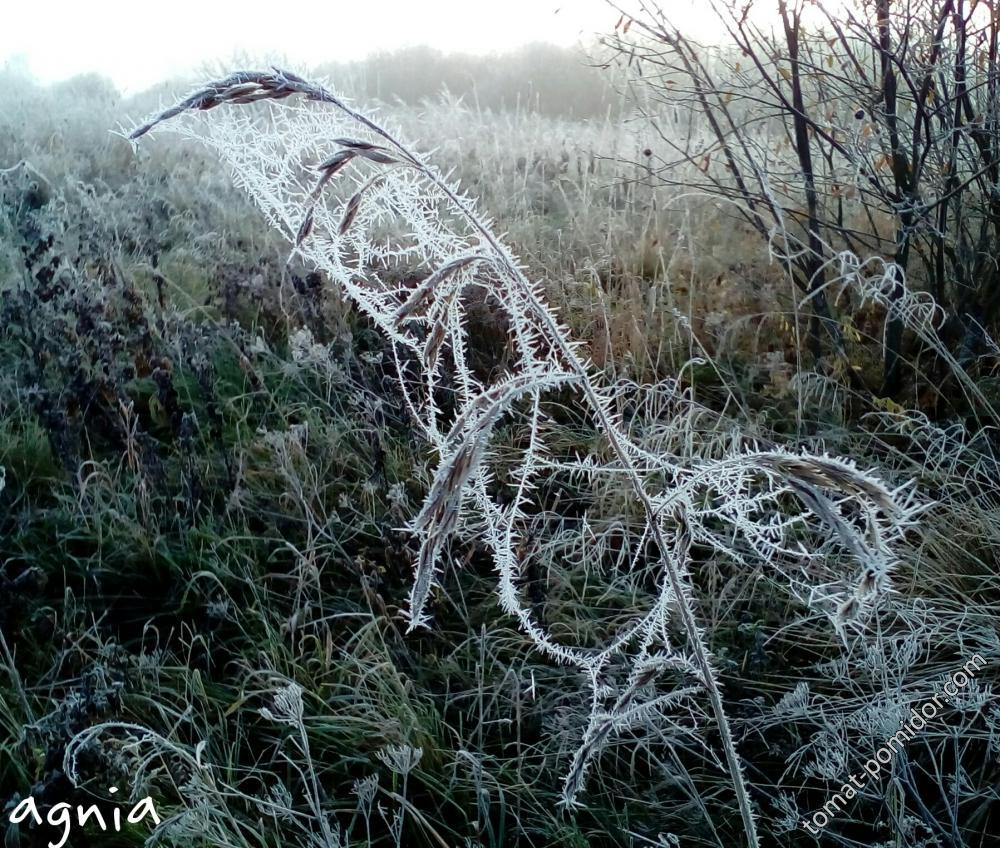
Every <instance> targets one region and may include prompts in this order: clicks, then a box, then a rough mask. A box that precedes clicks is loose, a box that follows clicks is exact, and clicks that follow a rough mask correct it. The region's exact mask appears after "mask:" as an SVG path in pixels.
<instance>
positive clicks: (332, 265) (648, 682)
mask: <svg viewBox="0 0 1000 848" xmlns="http://www.w3.org/2000/svg"><path fill="white" fill-rule="evenodd" d="M296 95H298V96H296ZM286 98H288V99H286ZM256 101H263V102H264V103H263V108H260V107H258V108H257V109H246V108H240V107H241V106H242V105H244V104H250V103H253V102H256ZM216 107H220V108H216ZM207 109H213V110H214V111H213V113H212V114H211V115H210V116H208V118H207V119H205V120H196V119H195V118H194V117H193V115H194V113H195V112H196V111H198V110H207ZM171 118H178V120H177V121H175V122H173V123H170V124H169V125H168V126H170V127H173V128H175V129H176V130H179V131H180V132H182V133H184V134H186V135H189V136H193V137H195V138H198V139H201V140H203V141H204V142H206V143H207V144H208V145H209V146H211V147H212V148H213V149H215V150H216V151H217V153H218V154H219V155H220V157H221V158H222V159H223V160H224V161H225V162H226V163H227V164H228V165H229V166H230V168H231V170H232V172H233V174H234V176H235V178H236V180H237V181H238V182H239V183H240V184H241V185H242V186H243V187H245V188H246V190H247V191H248V192H249V193H250V195H251V196H252V197H253V198H254V200H255V201H256V202H257V204H258V205H259V206H260V207H261V209H262V210H263V212H264V214H265V215H266V216H267V218H268V220H269V221H270V222H271V223H272V225H273V226H275V227H276V228H278V229H279V230H280V231H281V232H282V233H284V235H285V236H286V237H287V238H288V239H289V241H290V242H292V244H293V245H294V251H295V252H296V253H297V254H298V255H299V256H301V257H302V258H304V259H305V260H308V261H309V262H311V263H313V264H314V265H315V266H316V267H317V268H318V269H321V270H322V271H323V272H325V273H326V274H327V275H329V277H330V278H331V279H332V280H333V281H334V282H335V283H336V284H337V285H339V286H340V287H342V289H343V290H344V291H345V292H346V293H347V294H348V295H349V296H350V298H351V299H352V300H353V301H354V302H355V303H356V304H357V305H358V307H359V308H360V309H361V310H362V311H363V312H364V313H365V314H367V315H368V316H369V317H370V318H371V320H372V321H373V322H374V323H375V325H376V326H378V327H379V329H380V330H381V331H382V332H383V333H384V334H385V336H386V337H387V338H388V339H389V340H390V341H391V345H392V351H393V354H394V357H395V360H396V367H397V373H398V377H399V382H400V386H401V389H402V392H403V397H404V399H405V405H406V409H407V410H408V413H409V415H410V419H411V422H412V426H413V427H414V428H415V430H416V431H417V432H419V434H420V435H421V436H422V437H423V438H425V439H426V440H427V442H428V443H429V445H430V446H432V448H433V449H434V451H435V452H436V454H437V456H438V458H439V461H438V466H437V471H436V473H435V476H434V480H433V482H432V485H431V486H430V490H429V494H428V496H427V499H426V501H425V503H424V505H423V507H422V508H421V509H420V511H419V512H418V513H417V514H416V516H414V517H413V518H412V520H411V521H410V529H411V531H412V533H413V535H414V537H415V538H416V539H417V540H418V542H419V552H418V554H417V556H416V567H415V575H414V579H413V586H412V591H411V594H410V609H409V612H408V614H409V621H410V627H411V629H412V628H414V627H417V626H419V625H425V624H430V623H431V619H432V609H433V607H434V604H435V595H436V592H437V588H438V587H439V586H441V587H443V591H444V592H447V578H446V577H443V575H442V571H443V568H444V566H445V565H446V564H447V563H448V562H450V558H449V551H450V550H451V547H452V539H453V538H454V537H456V536H459V537H463V538H475V539H477V540H480V541H481V542H483V543H485V544H486V545H488V546H489V548H490V550H491V552H492V556H493V560H494V563H495V566H496V571H497V575H498V583H499V597H500V603H501V606H502V608H503V609H504V610H505V612H507V613H508V614H510V615H512V616H514V617H515V618H516V619H517V621H518V622H519V624H520V626H521V628H522V629H523V631H524V632H525V633H526V634H528V635H529V636H530V638H531V640H532V641H533V642H534V644H535V646H536V647H537V649H538V650H539V651H541V652H543V653H544V654H545V655H547V656H549V657H551V658H552V659H553V660H555V661H557V662H560V663H568V664H572V665H574V666H576V667H577V668H579V669H580V670H581V672H583V674H584V676H585V679H586V680H587V681H588V683H589V689H590V694H589V696H588V697H589V700H590V718H589V721H588V723H587V725H586V727H585V728H584V730H583V737H582V739H581V741H580V744H579V747H578V749H577V752H576V754H575V756H574V757H573V761H572V763H571V764H570V766H569V769H568V771H567V776H566V781H565V787H564V800H565V802H566V803H567V804H575V803H577V802H578V798H579V796H580V793H581V791H582V789H583V787H584V782H585V777H586V774H587V771H588V768H589V767H590V766H591V765H592V763H593V761H594V759H595V758H596V756H597V755H598V754H599V753H600V751H601V750H602V748H603V747H604V746H605V745H606V744H607V742H608V740H609V739H610V738H612V737H613V736H614V735H617V734H621V733H622V732H624V731H627V730H629V729H631V728H633V727H635V726H637V725H640V724H648V723H650V722H653V723H655V722H657V721H660V720H665V721H670V720H672V719H670V718H669V716H670V715H672V714H676V713H678V712H680V713H683V712H684V711H688V712H690V711H692V710H697V706H696V705H697V702H698V700H699V699H700V697H701V693H705V694H707V696H708V700H709V703H710V707H711V714H712V716H713V718H714V720H715V721H716V722H717V725H718V728H719V731H720V735H721V745H722V749H723V754H724V757H725V761H726V766H727V768H728V770H729V773H730V776H731V779H732V781H733V785H734V789H735V791H736V795H737V799H738V802H739V805H740V809H741V814H742V818H743V822H744V828H745V831H746V837H747V840H748V842H749V843H750V844H753V845H757V844H759V841H758V836H757V833H756V825H755V816H754V813H753V811H752V805H751V804H752V802H751V799H750V796H749V793H748V790H747V788H746V785H745V781H744V777H743V773H742V766H741V764H740V760H739V757H738V755H737V753H736V744H735V742H734V739H733V735H732V733H731V731H730V727H729V721H728V719H727V716H726V711H725V709H724V707H723V703H722V694H721V691H720V687H719V683H718V679H717V675H716V671H715V668H714V661H713V657H712V655H711V652H710V649H709V645H708V638H707V636H706V633H705V632H704V630H703V626H702V623H701V620H700V613H699V609H698V602H697V598H696V597H695V594H694V592H693V590H692V586H691V571H692V569H693V568H695V567H696V563H697V560H696V556H699V555H700V554H699V555H696V554H695V553H694V552H695V550H698V551H701V552H704V551H706V550H707V551H710V552H711V553H712V555H713V556H721V557H724V558H727V559H730V560H733V561H735V562H738V563H739V564H741V565H743V566H745V567H746V568H748V569H754V568H759V567H762V566H763V567H767V568H769V569H774V570H775V571H776V572H778V573H780V574H781V575H782V576H783V577H784V578H786V579H787V584H788V586H789V587H790V589H791V590H792V592H793V594H794V595H795V596H796V597H798V598H799V599H800V600H802V601H804V602H805V603H807V604H809V605H810V606H811V607H812V608H813V609H815V610H817V611H819V612H821V613H822V614H824V615H826V616H827V617H828V618H829V619H830V621H831V622H832V624H833V626H834V627H835V628H836V629H837V630H838V631H839V632H840V633H841V635H842V636H843V638H844V639H845V640H846V639H847V637H848V633H849V632H850V631H852V630H860V629H863V628H864V627H865V626H866V623H867V622H868V621H869V619H870V617H871V616H872V615H873V614H874V613H875V612H877V611H878V610H879V608H880V607H884V606H885V605H887V604H888V603H889V592H890V590H891V587H892V582H891V577H892V572H893V568H894V566H895V563H896V557H895V553H894V546H895V545H896V544H897V543H898V542H899V541H900V539H901V537H902V535H903V534H904V533H905V531H906V529H907V527H908V526H909V525H910V523H911V521H912V519H913V517H914V515H915V514H916V509H915V506H914V502H913V499H912V497H911V496H910V495H909V494H908V492H909V489H908V487H906V486H904V487H902V488H892V487H889V486H887V485H886V484H884V483H883V482H882V481H880V480H879V479H878V478H877V477H875V476H873V475H871V474H868V473H866V472H865V471H863V470H861V469H859V468H858V467H856V466H855V465H854V464H853V463H851V462H849V461H846V460H842V459H838V458H836V457H832V456H828V455H825V454H822V453H803V452H799V451H797V450H786V449H783V448H781V447H779V446H776V445H766V446H764V445H755V444H752V443H748V442H747V441H746V440H744V439H743V438H742V437H741V436H740V434H739V433H737V432H733V433H731V434H730V435H729V437H728V438H727V439H726V440H724V441H723V442H722V443H721V444H719V443H716V444H715V445H714V446H713V447H712V448H711V449H709V450H701V449H699V447H700V446H698V445H695V444H693V443H692V435H693V431H692V430H691V429H690V428H689V424H690V422H691V418H692V415H693V414H694V413H695V412H696V409H695V407H694V405H693V403H692V400H691V398H690V397H689V396H688V395H687V394H686V393H685V392H683V391H681V390H680V389H679V387H678V386H677V384H675V383H673V382H669V383H665V384H660V385H656V386H637V385H634V384H629V383H625V382H621V381H619V382H614V381H612V382H608V381H606V380H605V379H603V378H602V376H601V375H600V374H599V373H597V372H596V371H595V369H593V368H592V367H591V366H590V365H589V363H588V361H587V359H586V357H585V355H584V353H583V351H582V350H581V348H580V347H579V345H578V344H577V343H576V342H574V340H573V339H572V338H570V336H569V333H568V331H567V330H566V329H565V327H564V326H563V325H562V324H561V323H560V321H559V319H558V317H557V316H556V315H555V313H554V312H553V310H552V309H551V308H550V307H549V306H548V305H547V304H546V302H545V300H544V298H543V295H542V293H541V289H540V287H539V285H538V284H537V283H535V282H532V281H531V280H529V279H528V277H527V276H526V274H525V272H524V270H523V268H522V266H521V265H520V264H519V263H518V261H517V260H516V258H515V257H514V256H513V255H512V254H511V252H510V250H509V249H508V248H507V247H506V246H505V245H504V243H503V241H502V240H501V239H500V238H499V237H498V236H497V235H496V233H495V231H494V227H493V224H492V222H491V221H489V220H488V219H486V218H485V217H484V216H482V215H481V214H479V213H478V212H477V211H476V208H475V205H474V203H473V201H472V200H470V199H469V198H468V197H466V196H464V195H463V194H462V193H461V192H460V190H459V188H458V186H457V185H455V184H454V183H453V182H451V181H449V180H448V178H446V177H444V176H442V175H440V174H439V173H438V172H437V171H436V170H435V169H433V168H432V167H431V166H430V165H428V164H426V163H425V162H424V160H423V159H421V158H420V157H418V156H417V155H416V154H415V153H414V152H412V150H411V149H410V148H409V147H408V146H406V145H404V144H403V143H402V142H400V141H398V140H397V138H396V136H395V135H394V134H392V133H390V132H388V131H386V130H385V129H384V128H383V127H382V126H381V125H380V124H378V123H376V122H374V121H373V120H371V119H369V118H368V117H366V116H363V115H361V114H359V113H357V112H355V111H354V110H352V109H351V108H350V107H349V106H348V105H347V104H346V103H345V102H344V101H342V100H341V99H339V98H338V97H337V96H335V95H334V94H332V93H330V92H329V91H327V90H326V89H324V88H321V87H319V86H316V85H313V84H311V83H307V82H306V81H304V80H302V79H301V78H299V77H296V76H294V75H292V74H289V73H283V72H274V73H269V72H268V73H255V72H245V73H238V74H234V75H232V76H230V77H228V78H226V79H224V80H220V81H218V82H214V83H211V84H210V85H208V86H207V87H205V88H204V89H202V90H200V91H199V92H197V93H196V94H194V95H192V96H191V97H190V98H188V99H187V100H185V101H183V102H182V103H180V104H179V105H178V106H177V107H175V108H173V109H171V110H168V111H167V112H165V113H163V114H162V115H160V116H159V117H157V118H156V119H154V120H153V121H151V122H150V123H149V124H146V125H144V126H143V127H141V128H140V129H139V130H137V131H136V132H135V133H134V134H133V136H134V137H138V136H140V135H143V134H145V133H146V132H147V131H149V130H150V129H151V128H152V127H153V126H155V125H158V124H159V123H160V122H162V121H166V120H168V119H171ZM484 304H485V305H487V306H488V307H489V310H490V312H491V314H492V315H493V316H494V320H496V321H497V322H498V323H499V325H500V327H501V328H502V331H503V335H504V337H505V349H504V352H503V356H502V358H501V362H502V367H501V368H500V369H493V370H492V371H489V372H486V373H484V372H483V371H482V370H481V369H477V368H476V366H475V361H476V348H477V344H478V343H479V341H480V340H479V339H478V338H477V336H476V334H475V333H474V332H472V331H471V330H470V329H469V328H470V321H471V318H470V315H471V314H473V313H474V312H475V310H477V309H479V308H481V307H482V306H483V305H484ZM640 410H641V411H642V414H640ZM654 412H655V414H653V413H654ZM567 421H572V422H573V423H574V425H575V426H576V427H578V428H580V429H584V430H586V431H587V432H591V433H593V434H595V435H594V436H593V438H590V439H588V440H587V442H585V443H582V444H581V443H579V442H577V443H573V442H571V441H570V442H568V441H567V440H566V438H565V432H566V427H565V424H566V422H567ZM501 428H503V429H504V431H505V432H508V433H510V434H512V436H513V439H512V444H511V443H508V445H507V448H506V449H505V450H504V451H499V450H497V449H495V440H494V436H495V434H496V433H497V432H498V430H499V429H501ZM560 481H572V483H573V490H574V491H576V492H584V493H587V494H586V497H584V496H580V495H574V496H571V497H570V498H568V499H567V500H563V501H561V497H562V496H561V494H560V493H561V491H563V489H562V488H561V487H560ZM568 489H569V487H565V490H568ZM623 515H624V516H625V520H623V519H622V516H623ZM636 522H637V523H636ZM542 549H544V551H545V559H551V557H553V556H559V557H565V558H569V559H574V560H575V561H577V562H579V563H580V564H581V566H582V567H583V568H584V569H587V568H589V569H591V570H593V571H594V572H595V573H597V574H599V575H600V577H601V579H602V580H604V581H608V582H609V583H618V584H620V585H625V586H627V587H628V588H629V591H630V594H631V597H632V603H631V604H629V605H627V606H625V607H624V608H622V609H618V610H616V611H615V613H614V615H612V616H610V617H609V618H608V620H606V621H604V622H603V624H602V626H601V627H599V628H597V629H598V630H602V631H606V632H602V633H600V634H590V636H591V637H593V638H580V639H574V638H573V636H572V634H566V633H565V632H562V631H559V630H557V629H553V628H551V627H548V626H547V625H546V622H545V621H544V617H543V616H542V615H540V614H539V613H538V611H537V604H534V603H533V602H532V601H531V600H530V599H529V597H528V591H527V586H526V584H527V583H529V582H530V579H531V578H530V575H531V574H532V573H533V571H534V570H535V568H536V566H537V564H536V563H533V560H534V559H535V558H538V557H540V551H541V550H542ZM598 618H600V616H599V615H598ZM664 682H669V683H670V684H671V685H670V687H669V688H667V689H666V691H663V690H662V689H658V685H660V686H662V684H663V683H664Z"/></svg>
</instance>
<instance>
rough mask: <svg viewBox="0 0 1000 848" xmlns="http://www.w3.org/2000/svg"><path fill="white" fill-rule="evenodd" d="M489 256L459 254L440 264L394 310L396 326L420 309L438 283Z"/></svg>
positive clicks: (483, 260) (485, 260) (487, 258)
mask: <svg viewBox="0 0 1000 848" xmlns="http://www.w3.org/2000/svg"><path fill="white" fill-rule="evenodd" d="M487 261H489V257H487V256H483V255H482V254H478V253H477V254H473V255H471V256H461V257H459V258H458V259H453V260H452V261H451V262H448V263H447V264H445V265H442V266H441V267H440V268H438V269H437V270H436V271H434V273H432V274H430V275H429V276H428V277H427V278H426V279H425V280H424V281H423V282H422V283H420V285H418V286H417V287H416V288H415V289H414V290H413V291H412V292H411V293H410V296H409V297H408V298H407V299H406V300H405V301H404V302H403V304H402V305H401V306H400V307H399V309H397V310H396V314H395V316H394V321H395V324H396V326H397V327H398V326H399V325H400V324H401V323H402V322H403V321H405V320H406V319H407V318H409V317H410V316H411V315H412V314H413V313H414V312H416V311H417V310H418V309H420V308H421V307H422V306H423V305H424V304H425V303H426V302H427V301H428V300H429V299H430V297H431V294H432V293H433V291H434V289H435V288H437V286H438V284H439V283H441V282H442V281H443V280H446V279H448V277H450V276H451V275H452V274H454V273H455V272H456V271H460V270H461V269H462V268H466V267H468V266H469V265H471V264H472V263H473V262H487Z"/></svg>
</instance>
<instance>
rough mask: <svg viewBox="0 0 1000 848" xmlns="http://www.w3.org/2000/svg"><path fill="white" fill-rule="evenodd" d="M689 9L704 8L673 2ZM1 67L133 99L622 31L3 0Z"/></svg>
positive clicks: (175, 4)
mask: <svg viewBox="0 0 1000 848" xmlns="http://www.w3.org/2000/svg"><path fill="white" fill-rule="evenodd" d="M665 2H667V3H670V4H672V5H673V4H678V5H685V6H688V5H690V6H691V8H692V9H694V8H695V3H696V2H697V0H665ZM3 5H4V6H5V8H4V11H3V14H2V15H0V66H2V65H3V64H6V63H7V62H11V61H13V62H16V63H18V64H21V65H26V66H27V68H28V70H29V71H30V72H31V73H32V74H33V75H34V76H36V77H37V78H39V79H40V80H42V81H45V82H51V81H56V80H60V79H65V78H67V77H70V76H73V75H75V74H78V73H83V72H88V71H96V72H98V73H101V74H104V75H106V76H108V77H110V78H111V79H112V80H114V82H115V83H117V84H118V86H119V87H121V88H124V89H126V90H128V91H137V90H140V89H142V88H145V87H147V86H149V85H152V84H154V83H156V82H159V81H161V80H164V79H166V78H169V77H171V76H176V75H178V74H183V73H185V72H189V71H194V70H198V68H199V66H200V65H201V64H203V63H205V62H212V61H227V60H231V59H233V58H234V57H237V56H239V57H241V58H243V57H246V58H248V59H253V60H256V61H263V60H282V61H287V62H289V63H291V64H292V65H293V66H295V65H299V66H301V65H302V64H315V63H321V62H327V61H332V60H341V61H345V60H350V59H358V58H362V57H364V56H366V55H368V54H370V53H373V52H376V51H379V50H384V49H393V48H397V47H403V46H409V45H415V44H428V45H431V46H433V47H438V48H441V49H443V50H455V51H466V52H472V53H484V52H491V51H494V50H503V49H505V48H510V47H515V46H517V45H519V44H523V43H526V42H531V41H548V42H553V43H556V44H567V45H568V44H574V43H576V42H577V41H580V40H582V41H589V40H590V39H591V38H592V36H593V34H594V33H595V32H607V31H609V30H610V29H611V28H612V27H614V24H615V21H616V20H617V17H618V16H617V15H616V14H615V12H614V10H613V9H611V8H610V7H609V6H608V4H607V3H605V2H604V0H349V2H348V0H295V2H290V1H289V0H284V2H283V1H282V0H241V2H239V3H236V2H219V0H159V1H158V2H156V0H4V2H3Z"/></svg>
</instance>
